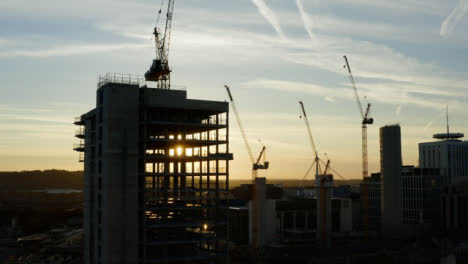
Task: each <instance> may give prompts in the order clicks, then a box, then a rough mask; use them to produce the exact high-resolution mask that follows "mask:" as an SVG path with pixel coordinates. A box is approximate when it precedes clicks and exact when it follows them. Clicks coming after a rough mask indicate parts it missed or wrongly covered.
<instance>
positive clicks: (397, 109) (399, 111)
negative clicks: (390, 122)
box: [395, 104, 401, 116]
mask: <svg viewBox="0 0 468 264" xmlns="http://www.w3.org/2000/svg"><path fill="white" fill-rule="evenodd" d="M400 113H401V104H399V105H398V106H397V107H396V109H395V115H396V116H399V115H400Z"/></svg>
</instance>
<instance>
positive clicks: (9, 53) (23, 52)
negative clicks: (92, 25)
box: [0, 43, 151, 57]
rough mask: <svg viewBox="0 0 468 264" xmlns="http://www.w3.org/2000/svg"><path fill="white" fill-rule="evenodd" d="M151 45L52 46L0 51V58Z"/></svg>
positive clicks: (89, 51) (106, 50) (104, 50)
mask: <svg viewBox="0 0 468 264" xmlns="http://www.w3.org/2000/svg"><path fill="white" fill-rule="evenodd" d="M150 46H151V44H142V43H117V44H82V45H68V46H54V47H46V48H41V49H10V50H3V51H0V57H55V56H74V55H84V54H93V53H104V52H113V51H118V50H124V49H127V50H128V49H141V48H146V47H150Z"/></svg>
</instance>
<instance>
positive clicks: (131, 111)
mask: <svg viewBox="0 0 468 264" xmlns="http://www.w3.org/2000/svg"><path fill="white" fill-rule="evenodd" d="M228 111H229V106H228V103H227V102H217V101H205V100H193V99H187V92H186V91H185V90H175V89H156V88H149V87H147V86H146V85H145V83H144V81H143V78H140V77H133V76H129V75H117V74H108V75H105V76H103V77H101V78H100V80H99V83H98V90H97V100H96V108H95V109H93V110H91V111H89V112H88V113H86V114H83V115H82V116H81V117H79V118H77V119H76V120H75V124H76V125H79V126H80V128H79V129H78V130H77V133H76V136H77V137H79V138H80V139H81V142H80V143H79V144H77V145H76V146H75V147H74V149H75V150H77V151H80V160H81V161H84V171H85V179H84V182H85V188H84V196H85V200H84V234H85V243H84V254H85V255H84V258H85V263H181V262H183V263H217V262H218V261H221V262H223V261H224V259H225V257H226V252H227V251H226V249H225V248H224V247H223V245H225V244H226V243H224V240H225V237H226V235H227V232H226V231H227V226H226V223H227V218H226V217H227V214H226V210H227V204H226V203H224V202H223V201H222V200H223V199H224V198H225V197H226V194H227V191H228V188H229V160H232V159H233V155H232V154H231V153H229V120H228Z"/></svg>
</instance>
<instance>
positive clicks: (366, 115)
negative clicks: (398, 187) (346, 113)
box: [343, 56, 374, 237]
mask: <svg viewBox="0 0 468 264" xmlns="http://www.w3.org/2000/svg"><path fill="white" fill-rule="evenodd" d="M343 58H344V61H345V63H346V65H345V67H346V68H347V69H348V73H349V80H350V81H351V84H352V86H353V90H354V96H355V98H356V102H357V105H358V108H359V112H360V113H361V120H362V122H361V125H362V179H363V183H364V184H363V185H362V186H363V188H362V203H363V205H364V206H363V211H364V217H363V227H364V231H365V233H366V237H367V236H368V231H369V230H368V225H369V212H368V211H369V209H368V202H367V199H368V197H367V184H365V182H366V180H367V176H368V174H369V172H368V161H367V125H372V124H373V123H374V119H373V118H371V117H370V107H371V104H370V103H367V107H366V111H365V112H364V109H363V107H362V104H361V100H360V99H359V95H358V92H357V88H356V83H355V82H354V78H353V74H352V73H351V67H349V63H348V58H347V57H346V56H343Z"/></svg>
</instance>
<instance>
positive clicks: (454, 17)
mask: <svg viewBox="0 0 468 264" xmlns="http://www.w3.org/2000/svg"><path fill="white" fill-rule="evenodd" d="M467 11H468V0H460V1H459V2H458V6H456V7H455V8H454V9H453V10H452V12H451V13H450V15H449V16H448V17H447V18H446V19H445V20H444V22H442V25H440V35H441V36H442V37H448V36H449V35H450V34H451V33H452V31H453V30H454V29H455V27H456V26H457V24H458V23H459V22H460V21H461V20H462V18H463V17H464V16H465V13H466V12H467Z"/></svg>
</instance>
